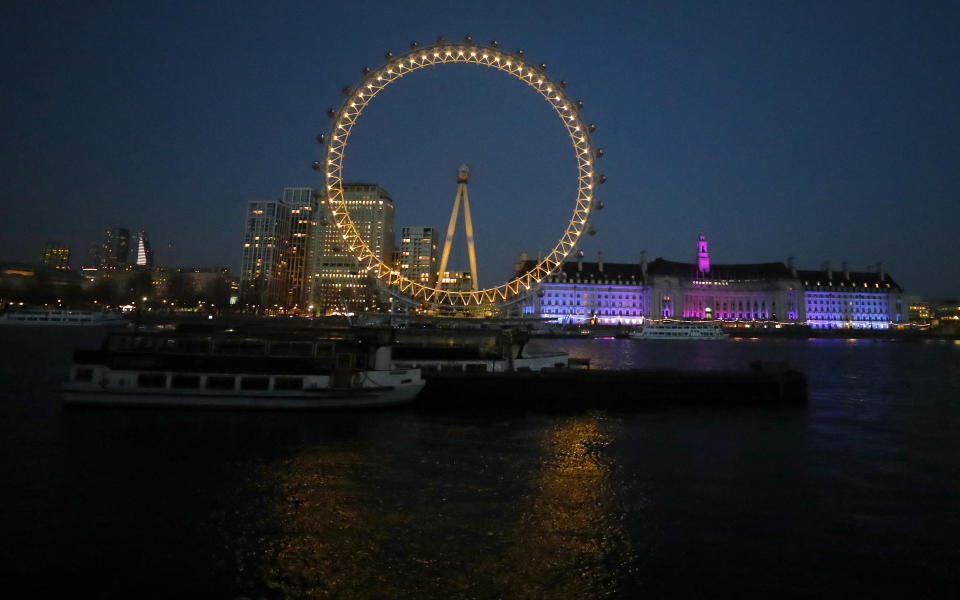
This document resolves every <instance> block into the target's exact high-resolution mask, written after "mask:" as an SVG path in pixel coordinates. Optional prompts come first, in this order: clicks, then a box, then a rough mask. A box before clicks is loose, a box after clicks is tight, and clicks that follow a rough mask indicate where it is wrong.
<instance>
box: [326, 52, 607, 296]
mask: <svg viewBox="0 0 960 600" xmlns="http://www.w3.org/2000/svg"><path fill="white" fill-rule="evenodd" d="M386 57H387V62H386V64H384V65H383V66H382V67H380V68H378V69H370V68H368V67H364V69H363V72H364V79H363V81H362V82H361V84H360V85H359V86H357V87H356V88H344V90H343V91H344V95H345V96H346V100H345V101H344V103H343V104H342V105H341V107H340V108H339V110H336V111H334V110H333V109H331V110H330V111H328V115H329V116H330V117H331V119H332V120H333V122H332V125H331V128H330V132H329V134H328V135H327V136H321V138H320V141H321V142H325V143H326V155H325V160H323V161H317V162H315V163H314V168H315V169H317V170H322V171H323V173H324V179H325V182H326V192H325V193H321V194H320V196H321V197H325V198H326V200H327V203H328V204H329V207H330V212H331V214H332V216H333V220H334V225H335V226H336V227H337V229H338V230H339V231H340V234H341V236H342V238H343V241H344V243H345V244H346V245H347V247H348V248H349V249H350V251H351V252H353V253H354V254H355V256H356V258H357V260H358V261H359V262H360V266H361V269H363V270H365V271H367V272H373V273H374V275H375V276H376V277H377V278H378V279H381V280H384V281H385V282H386V283H387V285H389V286H391V287H393V288H395V289H396V291H398V292H399V293H400V294H402V295H406V296H409V297H411V298H413V299H415V300H421V301H424V302H427V303H432V304H441V305H451V306H471V305H482V304H498V303H502V302H505V301H508V300H512V299H514V298H516V297H517V296H519V295H521V294H523V293H526V292H527V291H528V290H530V289H531V288H532V287H534V286H535V285H536V284H539V283H540V282H541V281H542V280H543V279H544V278H545V277H547V276H549V275H551V274H553V273H555V272H556V271H557V269H559V268H560V265H562V264H563V262H564V261H565V260H566V259H567V258H568V257H569V256H570V254H571V253H572V252H573V251H574V249H575V248H576V247H577V244H578V242H579V240H580V237H581V236H582V235H583V233H584V231H585V230H586V228H587V223H588V221H589V217H590V213H591V208H592V207H593V206H594V202H595V201H596V189H597V186H598V185H599V184H602V183H603V182H604V181H605V179H606V178H605V177H604V176H602V175H598V174H597V173H596V171H595V165H594V163H595V161H596V159H597V158H599V157H601V156H603V151H602V150H595V149H594V148H593V146H592V144H591V141H590V133H592V131H593V129H594V127H593V126H592V125H586V124H585V123H584V122H583V121H582V120H581V118H580V114H579V112H580V109H581V108H582V107H583V103H582V102H580V101H574V100H571V99H570V98H568V97H567V96H566V94H565V93H564V88H565V87H566V82H563V81H560V82H555V81H553V80H552V79H550V78H549V77H547V76H546V74H545V70H546V65H545V64H543V63H540V64H538V65H534V64H530V63H528V62H526V61H525V60H524V58H523V52H522V51H518V52H517V53H514V54H510V53H507V52H504V51H502V50H500V48H499V47H498V46H497V44H496V42H494V43H492V44H491V45H490V46H476V45H473V44H472V42H471V41H470V40H469V38H468V40H467V41H466V42H465V43H460V44H451V43H446V42H442V41H438V43H437V44H434V45H430V46H426V47H420V46H418V45H416V44H411V50H410V51H409V52H406V53H405V54H402V55H400V56H393V55H392V54H391V53H389V52H388V53H387V56H386ZM456 63H465V64H476V65H480V66H485V67H490V68H493V69H496V70H499V71H503V72H506V73H509V74H510V75H513V76H514V77H516V78H517V79H519V80H521V81H523V82H524V83H526V84H527V85H529V86H530V87H532V88H533V89H535V90H537V92H539V93H540V95H541V96H542V97H543V98H544V99H545V100H546V101H547V102H548V103H549V104H550V105H551V106H552V107H553V109H554V111H555V112H556V113H557V115H558V116H559V117H560V121H561V122H562V123H563V125H564V127H565V128H566V130H567V133H568V135H569V136H570V141H571V143H572V145H573V148H574V152H575V153H576V158H577V198H576V205H575V207H574V211H573V216H571V218H570V220H569V222H568V223H567V227H566V230H565V231H564V233H563V235H562V236H561V237H560V240H559V241H558V242H557V243H556V245H555V246H554V248H553V250H552V251H551V252H550V253H549V254H547V256H546V257H545V258H543V259H541V260H540V261H539V262H538V263H537V264H536V265H535V266H534V267H533V268H531V269H530V270H528V271H526V272H525V273H523V274H522V275H519V276H517V277H515V278H514V279H511V280H510V281H508V282H506V283H504V284H501V285H499V286H496V287H491V288H486V289H482V290H475V291H452V290H444V289H441V288H439V287H431V286H428V285H424V284H423V283H421V282H418V281H413V280H411V279H408V278H406V277H404V276H403V275H401V273H400V271H398V270H397V269H395V268H393V267H392V266H391V265H387V264H386V263H384V262H383V261H382V260H381V259H380V258H379V257H377V256H376V255H375V254H374V253H373V252H372V251H371V250H370V247H369V246H368V245H367V243H366V242H364V240H363V238H362V237H361V236H360V234H359V232H358V231H357V229H356V227H355V226H354V224H353V220H352V219H351V218H350V213H349V211H348V209H347V205H346V201H345V199H344V196H343V178H342V174H343V158H344V156H345V154H346V148H347V140H348V139H349V137H350V132H351V130H352V129H353V126H354V125H355V124H356V122H357V119H359V117H360V114H361V113H362V112H363V109H364V108H366V106H367V104H369V103H370V101H371V100H373V98H374V97H376V95H377V94H379V93H380V92H381V91H382V90H383V89H384V88H386V87H387V86H388V85H390V84H391V83H393V82H394V81H396V80H398V79H400V78H401V77H403V76H404V75H407V74H409V73H412V72H414V71H417V70H420V69H423V68H426V67H431V66H435V65H440V64H456ZM324 138H325V139H324ZM596 206H597V208H600V207H602V204H601V203H597V204H596Z"/></svg>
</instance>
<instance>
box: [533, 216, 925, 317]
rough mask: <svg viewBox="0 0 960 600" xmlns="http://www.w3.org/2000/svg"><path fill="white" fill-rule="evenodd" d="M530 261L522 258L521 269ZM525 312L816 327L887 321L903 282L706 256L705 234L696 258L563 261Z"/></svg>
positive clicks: (897, 312)
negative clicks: (691, 260)
mask: <svg viewBox="0 0 960 600" xmlns="http://www.w3.org/2000/svg"><path fill="white" fill-rule="evenodd" d="M531 266H532V263H531V262H529V261H528V262H522V263H521V264H519V265H518V268H519V269H523V270H527V269H529V268H530V267H531ZM523 312H524V313H526V314H536V315H539V316H540V317H541V318H543V319H546V320H548V321H555V322H557V323H563V324H567V323H572V324H594V323H596V324H602V325H639V324H640V323H642V322H643V321H644V320H646V319H663V318H677V319H680V318H683V319H705V320H722V321H747V322H753V321H772V322H777V323H795V324H806V325H810V326H811V327H814V328H817V329H843V328H854V329H887V328H888V327H889V326H890V325H891V324H897V323H904V322H906V320H907V311H906V304H905V301H904V298H903V290H902V289H901V288H900V286H899V285H897V283H896V282H895V281H894V280H893V279H892V278H891V277H890V276H889V275H887V274H886V273H884V272H883V269H882V268H881V267H880V266H879V265H878V268H877V270H876V271H871V272H862V271H861V272H854V271H849V270H848V269H846V266H844V267H842V268H841V269H840V270H839V271H834V270H832V269H831V268H830V266H829V264H827V265H824V268H823V270H820V271H808V270H798V269H796V268H794V267H793V265H792V263H791V264H786V263H782V262H772V263H758V264H730V265H723V264H711V263H710V255H709V253H708V251H707V241H706V239H705V238H704V236H703V235H702V234H701V235H700V237H699V239H698V240H697V262H695V263H683V262H674V261H669V260H665V259H663V258H657V259H656V260H654V261H651V262H649V263H648V262H647V260H646V258H645V257H643V258H641V261H640V263H639V264H635V263H634V264H629V263H605V262H603V260H600V261H598V262H595V263H588V262H584V261H583V259H582V257H580V258H579V259H578V260H576V261H571V262H568V263H565V264H564V265H563V266H562V267H561V269H560V271H558V272H557V273H556V274H554V275H552V276H551V277H548V278H546V279H544V280H543V282H542V283H541V289H540V291H539V293H538V294H537V295H535V296H532V297H531V298H530V299H528V300H527V301H526V303H525V304H524V306H523Z"/></svg>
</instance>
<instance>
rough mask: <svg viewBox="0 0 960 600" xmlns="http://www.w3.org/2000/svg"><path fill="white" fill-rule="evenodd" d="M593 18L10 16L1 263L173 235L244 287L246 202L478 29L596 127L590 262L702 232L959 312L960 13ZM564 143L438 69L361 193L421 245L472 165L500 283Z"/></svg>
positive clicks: (365, 173) (543, 14)
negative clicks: (352, 101)
mask: <svg viewBox="0 0 960 600" xmlns="http://www.w3.org/2000/svg"><path fill="white" fill-rule="evenodd" d="M507 7H509V11H506V10H505V9H506V8H507ZM584 10H585V8H584V6H583V5H582V4H578V3H559V4H557V5H555V6H553V7H552V8H551V10H549V11H545V10H543V9H542V7H537V6H517V5H515V4H503V5H497V4H490V5H489V6H485V9H484V10H478V11H473V12H471V14H470V15H469V17H470V19H468V20H466V21H465V19H464V14H463V12H462V11H461V10H458V9H456V8H455V7H453V8H451V7H447V6H445V5H437V6H420V5H418V6H415V7H399V6H396V5H393V4H387V3H381V4H378V3H369V4H364V5H363V6H340V5H338V6H336V7H324V6H319V5H316V4H312V3H311V4H288V5H285V6H283V7H281V8H280V9H276V8H272V7H265V6H262V5H259V4H254V3H246V2H240V3H235V4H232V5H231V6H230V7H229V9H224V8H223V7H219V6H217V7H215V6H212V5H211V6H205V5H194V4H189V3H182V4H179V3H164V4H162V5H152V6H147V7H137V8H136V10H134V9H133V8H131V7H126V8H123V9H118V10H114V9H108V8H107V7H102V8H97V7H87V6H81V5H77V6H59V7H52V6H43V5H19V6H15V7H14V8H12V9H10V10H9V11H8V13H7V15H6V16H5V19H4V23H3V24H2V25H0V28H2V30H3V36H0V37H2V39H0V48H2V49H3V50H4V51H5V56H7V57H8V60H7V61H5V62H4V64H3V65H2V66H0V84H2V85H3V87H4V89H5V96H6V97H7V99H8V102H9V108H8V109H7V110H5V111H3V113H2V115H0V119H2V122H3V126H4V130H5V131H6V132H8V135H6V136H5V137H4V139H3V141H2V142H0V156H2V160H3V161H4V164H5V165H7V167H6V168H5V169H4V171H5V173H4V176H3V177H2V178H0V199H2V201H3V203H4V206H5V207H7V208H8V211H7V218H5V219H4V221H3V222H2V223H0V260H5V261H31V262H32V261H36V259H37V255H38V252H39V251H40V249H41V248H40V247H39V245H38V243H37V242H36V240H37V239H38V237H39V239H41V240H44V239H56V240H59V241H62V242H63V243H64V244H65V245H66V246H68V247H70V248H71V249H72V250H73V252H72V262H73V263H74V265H75V266H78V263H80V262H83V256H84V255H85V254H86V249H87V248H89V246H90V245H91V244H93V243H97V242H98V241H99V240H100V239H102V235H103V231H104V230H105V229H106V228H108V227H111V226H113V225H114V224H115V223H129V224H136V229H135V230H134V229H131V231H139V230H140V229H141V228H143V229H145V230H146V231H149V232H150V235H151V238H152V241H153V246H154V247H153V254H154V261H155V262H156V264H162V265H176V264H209V265H219V264H223V265H229V266H230V267H231V268H232V269H233V270H234V271H239V266H240V252H239V251H238V248H240V247H241V245H242V240H243V222H242V220H241V216H242V214H243V207H244V206H245V205H246V203H247V202H249V201H269V200H274V199H276V198H277V190H280V189H282V188H285V187H320V186H321V185H322V179H321V178H320V176H319V175H318V174H316V173H314V172H312V171H311V170H310V163H311V162H312V161H313V160H316V159H317V158H319V157H320V154H321V148H320V147H319V146H318V145H317V143H316V142H315V141H314V137H315V135H316V134H317V133H320V132H322V131H325V130H326V129H327V127H328V125H329V121H328V119H327V118H326V116H325V112H326V109H327V108H328V107H330V106H337V105H338V104H339V102H340V101H341V99H342V96H341V94H340V90H341V88H342V87H343V86H345V85H352V84H355V83H356V82H357V81H358V80H359V79H360V76H361V73H360V68H361V67H363V66H364V65H370V66H377V65H379V64H381V63H382V61H383V52H384V51H386V50H392V51H394V52H398V53H399V52H402V51H404V50H405V49H406V48H407V44H408V42H409V41H410V40H411V39H416V40H419V41H420V42H422V43H427V42H431V41H432V40H433V39H434V38H435V37H436V35H437V34H442V35H444V36H446V37H447V38H448V39H451V40H456V39H461V38H462V37H463V35H464V34H467V33H469V34H471V35H473V37H474V39H476V40H477V42H482V43H485V42H487V41H489V40H490V39H498V40H500V42H501V45H502V46H503V47H504V48H510V49H513V48H523V49H524V50H526V53H527V56H528V57H530V59H531V60H535V61H537V62H539V61H541V60H542V61H544V62H546V63H547V65H548V72H549V73H550V74H551V75H552V76H554V77H557V78H563V79H567V80H568V81H570V87H569V89H570V91H571V94H573V95H575V96H576V97H578V98H582V99H583V101H584V102H585V109H584V114H585V117H586V119H587V120H589V121H592V122H596V123H597V124H598V131H597V135H596V138H595V141H596V144H597V145H598V146H600V147H603V148H605V150H606V152H607V156H606V158H604V159H603V161H602V163H601V165H600V168H601V170H602V172H604V173H605V174H607V175H608V176H609V178H610V181H609V183H608V184H606V186H605V188H604V189H603V190H602V194H601V197H602V199H603V200H604V201H605V202H606V204H607V208H606V209H605V210H604V211H603V212H602V213H600V214H598V215H596V221H595V224H596V226H597V228H598V233H597V235H596V236H591V237H588V238H587V239H585V240H584V242H583V250H584V252H585V254H586V256H587V258H588V259H589V260H595V257H596V256H597V253H598V252H599V251H603V252H604V255H605V257H606V258H607V260H610V261H616V262H622V263H630V262H639V256H640V251H641V250H647V252H648V254H649V256H651V257H656V256H662V257H665V258H668V259H672V260H681V261H686V260H693V259H694V258H695V248H691V247H690V241H689V240H690V239H691V238H692V237H694V236H696V235H697V233H698V232H700V231H703V232H705V233H706V234H707V236H708V239H709V240H710V251H711V255H712V256H713V257H714V259H715V260H717V261H720V262H723V263H738V262H767V261H785V260H786V259H787V257H788V256H793V257H795V262H796V264H797V266H798V267H799V268H807V269H810V268H819V267H820V265H822V264H823V263H824V262H825V261H827V260H830V261H832V262H833V264H834V265H839V264H840V263H841V262H842V261H844V260H845V261H847V262H848V263H849V264H850V265H851V267H852V268H856V269H857V270H865V269H866V266H867V265H874V264H876V263H877V262H881V261H882V262H883V264H884V266H885V268H886V269H887V270H888V271H889V272H891V273H894V274H896V277H897V281H898V282H899V283H900V284H901V285H902V286H903V287H904V288H905V289H906V290H907V291H908V293H911V294H919V295H923V296H928V297H930V298H934V299H935V298H943V297H951V296H952V297H956V296H957V295H960V262H958V261H957V260H956V259H955V257H954V250H953V249H954V246H955V243H954V240H955V238H956V232H955V228H956V223H957V220H958V216H960V209H958V207H957V206H956V203H955V200H956V198H957V197H958V196H960V175H958V174H957V171H956V168H955V165H956V164H957V162H958V159H960V135H958V134H960V116H958V113H957V111H956V110H955V106H956V102H957V99H958V98H960V81H958V78H957V77H956V76H955V74H954V73H953V71H954V70H955V65H956V64H958V63H960V40H958V39H957V38H958V36H956V31H958V30H960V7H958V6H957V5H955V4H950V3H932V4H925V5H923V6H921V7H913V8H908V7H905V6H902V5H900V4H899V3H894V2H889V3H886V2H884V3H862V4H860V3H848V4H844V5H842V6H836V5H835V4H832V3H825V2H824V3H808V4H804V5H803V6H794V5H777V6H773V5H761V6H756V5H747V4H724V5H723V6H714V5H706V4H685V3H670V4H661V5H656V4H650V5H644V6H643V7H636V6H633V5H631V6H622V5H614V4H611V5H601V6H598V7H593V8H590V9H589V14H590V18H589V19H583V18H581V17H582V15H583V11H584ZM507 14H509V17H507V16H505V15H507ZM331 20H333V21H336V22H337V27H334V28H324V29H323V32H322V34H321V33H320V31H319V30H318V28H317V26H316V24H317V23H323V22H330V21H331ZM359 29H362V30H363V36H362V40H361V39H360V38H358V37H357V36H356V35H354V33H355V31H356V30H359ZM201 32H202V34H201ZM414 77H416V78H414ZM564 135H565V134H564V133H563V131H562V129H561V128H560V126H559V124H558V123H557V122H556V117H555V116H554V115H552V114H550V112H549V109H548V107H546V106H545V105H543V103H542V102H541V101H539V99H538V98H535V97H534V96H533V95H532V94H530V92H529V90H526V89H524V88H523V86H520V85H518V84H517V82H515V81H511V80H510V79H509V78H508V77H506V76H504V75H502V74H499V73H492V72H485V71H483V70H481V69H477V68H470V67H449V68H447V67H443V68H438V69H436V70H431V71H429V72H423V73H418V74H417V75H415V76H411V77H410V80H409V81H406V80H405V81H403V82H401V83H398V84H397V86H396V89H393V88H391V89H390V90H389V91H388V92H385V93H384V95H383V97H382V98H377V100H376V102H375V103H374V104H372V105H371V108H370V109H369V111H368V112H367V113H365V114H364V118H363V120H362V121H361V122H360V124H359V125H358V127H357V129H356V130H355V133H354V135H353V137H352V141H351V149H350V152H349V155H348V158H347V161H346V162H345V179H346V180H348V181H368V182H373V183H376V184H378V185H381V186H383V187H384V188H386V189H387V190H389V191H390V193H391V195H392V197H393V199H394V201H395V204H396V218H395V221H396V223H397V226H398V227H402V226H416V225H429V226H437V225H440V224H443V223H445V222H446V219H447V218H448V215H449V210H450V206H451V203H452V201H453V199H454V195H453V192H454V189H453V188H452V185H451V179H452V174H453V173H454V172H455V170H456V167H457V165H459V164H460V163H464V162H465V163H468V164H470V167H471V182H470V199H471V204H472V206H471V209H472V212H473V218H474V228H475V230H476V238H477V240H476V248H477V260H478V272H479V279H480V283H481V285H489V284H493V283H499V282H500V281H502V280H504V279H506V278H507V277H508V276H509V275H510V269H511V267H512V265H513V263H514V262H515V261H516V257H517V255H518V254H519V253H520V252H521V251H526V252H528V253H529V255H530V256H531V257H535V256H536V255H537V252H538V251H543V252H546V251H548V250H549V249H550V248H551V247H552V245H553V244H554V243H555V241H556V237H557V236H558V234H559V232H560V231H561V230H562V227H563V225H564V223H565V222H566V219H567V218H569V215H570V212H571V210H572V206H573V197H572V194H573V190H574V186H573V183H574V182H573V181H572V179H573V177H574V169H573V167H572V155H571V153H570V149H569V147H568V146H567V144H566V141H565V140H564ZM131 241H132V240H131ZM131 258H132V259H134V260H135V259H136V258H137V256H136V255H134V256H132V257H131ZM467 267H468V265H467V264H462V261H461V263H457V264H452V265H451V268H452V269H458V270H463V269H465V268H467Z"/></svg>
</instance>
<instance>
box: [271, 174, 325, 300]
mask: <svg viewBox="0 0 960 600" xmlns="http://www.w3.org/2000/svg"><path fill="white" fill-rule="evenodd" d="M280 201H281V203H283V204H284V205H285V206H286V209H287V210H288V211H289V214H290V239H289V241H288V243H286V244H284V246H283V247H284V255H285V261H286V267H285V269H286V270H285V271H284V281H283V282H282V283H281V284H280V289H281V290H282V292H283V297H282V298H281V300H280V304H281V305H283V306H285V307H286V308H288V309H304V308H305V307H306V306H307V305H309V304H310V298H311V292H312V285H311V284H312V274H313V272H314V266H315V265H314V263H315V258H316V256H315V250H316V248H315V246H314V244H313V243H312V239H311V238H312V237H313V232H314V230H315V229H316V227H317V213H318V210H317V208H318V203H317V200H316V198H314V189H313V188H309V187H289V188H284V189H283V194H282V195H281V197H280Z"/></svg>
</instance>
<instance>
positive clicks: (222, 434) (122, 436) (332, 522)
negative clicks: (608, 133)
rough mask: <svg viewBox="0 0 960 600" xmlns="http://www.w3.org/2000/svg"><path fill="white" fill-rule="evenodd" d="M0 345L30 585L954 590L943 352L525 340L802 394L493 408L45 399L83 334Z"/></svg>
mask: <svg viewBox="0 0 960 600" xmlns="http://www.w3.org/2000/svg"><path fill="white" fill-rule="evenodd" d="M0 335H2V341H3V344H2V348H0V358H2V360H0V476H2V479H0V483H2V492H0V531H2V540H0V553H2V554H0V575H2V576H3V580H4V581H5V586H4V589H7V590H11V589H13V590H18V591H19V590H24V591H25V592H26V594H24V595H26V596H40V595H49V594H51V593H54V592H63V593H70V594H71V595H82V596H85V595H88V594H90V593H92V594H94V595H98V596H104V597H181V596H200V597H216V598H230V597H237V596H247V597H270V598H272V597H292V598H293V597H296V598H300V597H333V598H371V597H377V598H425V597H442V598H497V597H502V598H522V597H532V598H604V597H621V598H634V597H641V596H642V597H671V598H672V597H690V596H701V597H716V596H718V595H721V593H722V592H730V593H733V594H736V595H740V596H759V595H764V596H768V597H777V598H782V597H811V596H814V595H816V596H837V595H844V594H845V595H848V596H852V597H865V596H877V595H880V596H894V597H926V598H937V597H943V598H952V597H956V596H957V594H958V592H960V587H958V586H960V575H958V573H957V568H956V565H957V564H958V562H960V545H958V539H960V344H955V343H953V342H929V343H892V342H878V341H864V340H861V341H847V340H783V341H769V340H768V341H760V340H739V341H734V340H730V341H722V342H693V343H684V342H650V341H634V340H551V341H544V340H539V341H537V342H536V343H535V344H534V346H536V347H539V348H540V349H547V348H552V349H555V348H562V349H564V350H567V351H569V352H570V353H571V355H573V356H582V357H589V358H590V359H591V364H592V365H593V366H594V367H595V368H596V367H605V368H627V367H662V368H697V369H721V368H745V367H746V366H747V365H748V364H749V362H750V361H752V360H755V359H765V360H786V361H788V362H789V363H790V364H792V365H793V366H795V367H797V368H799V369H800V370H803V371H805V372H806V373H807V374H808V376H809V378H810V401H809V404H808V406H807V407H805V408H799V409H769V410H745V409H735V410H734V409H731V410H704V409H696V410H694V409H684V408H676V409H670V410H656V411H652V410H647V411H632V412H631V411H618V412H610V411H596V410H591V409H590V408H589V404H590V402H589V401H590V399H589V398H584V406H585V408H584V410H583V411H581V412H568V413H564V414H548V413H523V412H519V411H517V412H514V413H511V414H504V415H500V416H497V415H491V414H490V413H489V412H487V413H484V414H482V415H476V414H470V413H468V412H463V411H460V412H452V413H448V414H444V413H439V414H438V413H435V412H431V413H421V412H418V411H417V410H415V409H411V408H405V409H398V410H377V411H369V412H352V413H344V412H340V413H316V412H314V413H268V412H216V411H191V410H160V409H136V410H132V409H126V410H124V409H91V408H74V407H70V408H64V407H62V406H61V404H60V401H59V398H58V397H57V394H56V392H55V388H56V384H57V382H58V381H59V379H60V378H61V377H62V376H63V374H64V373H65V371H66V368H67V365H68V363H69V357H70V353H71V350H72V349H73V348H74V347H76V346H80V345H94V344H96V343H97V341H98V335H99V334H97V333H95V332H89V331H76V330H74V331H57V330H54V329H50V330H19V329H9V328H5V329H4V330H2V331H0ZM640 392H642V391H638V393H640ZM595 393H596V394H598V395H600V394H603V393H604V390H603V389H597V390H596V392H595ZM31 592H32V593H31Z"/></svg>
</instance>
